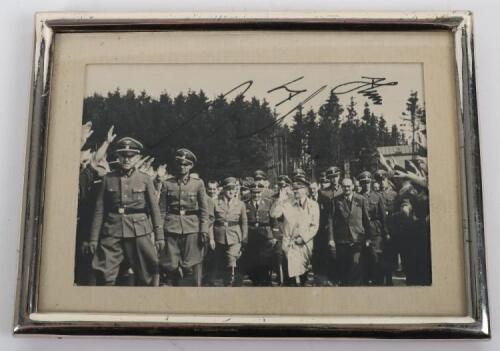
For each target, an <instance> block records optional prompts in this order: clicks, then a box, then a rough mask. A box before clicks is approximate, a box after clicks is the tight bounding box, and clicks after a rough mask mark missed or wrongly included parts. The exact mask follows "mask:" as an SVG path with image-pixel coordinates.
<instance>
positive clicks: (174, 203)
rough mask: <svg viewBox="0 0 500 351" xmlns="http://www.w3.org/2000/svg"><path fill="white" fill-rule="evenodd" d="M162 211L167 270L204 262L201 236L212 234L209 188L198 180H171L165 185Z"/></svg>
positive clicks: (162, 190)
mask: <svg viewBox="0 0 500 351" xmlns="http://www.w3.org/2000/svg"><path fill="white" fill-rule="evenodd" d="M160 212H161V216H162V218H163V220H164V221H163V223H164V224H163V229H164V231H165V235H166V245H165V253H166V255H165V257H163V256H162V259H161V261H162V262H161V264H162V267H164V268H165V269H166V270H167V271H176V270H177V269H178V268H179V266H180V267H182V268H185V269H190V268H191V267H193V266H195V265H197V264H199V263H201V262H202V260H203V251H204V250H203V249H204V247H203V246H202V245H201V242H200V240H199V239H200V238H199V235H200V233H208V231H209V218H208V204H207V195H206V192H205V185H204V184H203V181H202V180H201V179H199V178H198V177H194V176H186V177H185V178H184V179H180V178H178V177H171V178H168V179H166V180H165V181H164V182H163V183H162V186H161V192H160Z"/></svg>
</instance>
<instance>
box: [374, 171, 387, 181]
mask: <svg viewBox="0 0 500 351" xmlns="http://www.w3.org/2000/svg"><path fill="white" fill-rule="evenodd" d="M373 177H374V178H375V179H376V180H382V179H385V178H387V172H386V171H384V170H383V169H379V170H378V171H376V172H375V173H374V174H373Z"/></svg>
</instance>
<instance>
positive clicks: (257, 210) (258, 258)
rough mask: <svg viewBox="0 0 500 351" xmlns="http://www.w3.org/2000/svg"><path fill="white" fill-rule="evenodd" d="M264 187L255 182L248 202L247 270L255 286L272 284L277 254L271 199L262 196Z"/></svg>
mask: <svg viewBox="0 0 500 351" xmlns="http://www.w3.org/2000/svg"><path fill="white" fill-rule="evenodd" d="M263 190H264V189H263V188H262V187H260V186H258V185H257V184H253V186H252V187H251V189H250V191H251V193H252V198H251V200H250V201H248V203H247V217H248V248H247V250H246V252H245V258H246V259H245V271H246V272H247V273H248V275H249V277H250V280H252V282H253V284H254V285H255V286H271V285H272V281H271V274H272V268H273V264H274V259H275V255H276V243H277V242H278V240H277V239H276V238H275V237H274V236H273V232H272V231H271V226H270V218H269V210H270V209H271V199H265V198H262V191H263Z"/></svg>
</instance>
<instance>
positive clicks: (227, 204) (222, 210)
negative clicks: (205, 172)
mask: <svg viewBox="0 0 500 351" xmlns="http://www.w3.org/2000/svg"><path fill="white" fill-rule="evenodd" d="M236 182H237V179H236V178H234V177H228V178H226V179H224V181H223V182H222V186H223V190H222V194H221V196H219V198H218V199H217V201H216V202H215V206H214V213H213V215H214V226H213V237H214V239H215V256H216V258H215V260H216V262H217V263H216V267H217V270H218V271H222V272H223V277H224V278H223V279H224V285H225V286H233V285H234V284H235V273H236V263H237V260H238V258H239V257H240V256H241V246H242V244H243V245H245V244H246V243H247V237H248V221H247V212H246V207H245V204H244V203H243V201H241V200H240V199H238V198H236V197H235V196H234V194H235V192H236V191H237V185H236Z"/></svg>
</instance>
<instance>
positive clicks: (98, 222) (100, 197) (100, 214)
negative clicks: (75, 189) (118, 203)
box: [90, 176, 106, 241]
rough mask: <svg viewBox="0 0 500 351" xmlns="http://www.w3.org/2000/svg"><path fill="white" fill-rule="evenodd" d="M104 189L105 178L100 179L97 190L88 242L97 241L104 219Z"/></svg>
mask: <svg viewBox="0 0 500 351" xmlns="http://www.w3.org/2000/svg"><path fill="white" fill-rule="evenodd" d="M105 188H106V176H104V178H103V179H102V182H101V184H100V185H99V189H98V190H97V199H96V204H95V210H94V219H93V220H92V227H91V231H90V241H97V240H99V234H100V232H101V227H102V222H103V218H104V189H105Z"/></svg>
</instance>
